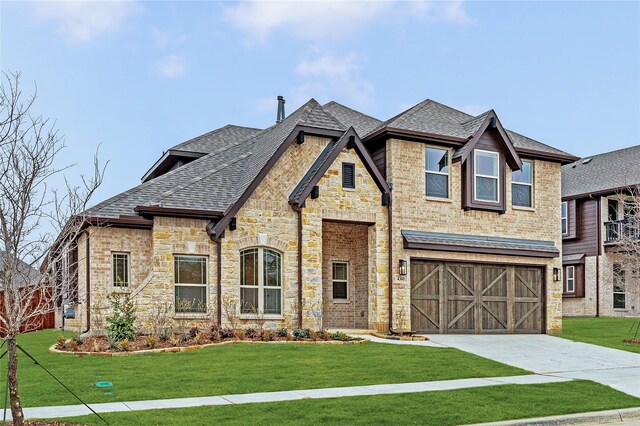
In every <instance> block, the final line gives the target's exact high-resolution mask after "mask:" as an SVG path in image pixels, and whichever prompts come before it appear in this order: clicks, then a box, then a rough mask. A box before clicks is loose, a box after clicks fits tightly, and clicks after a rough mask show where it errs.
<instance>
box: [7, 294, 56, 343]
mask: <svg viewBox="0 0 640 426" xmlns="http://www.w3.org/2000/svg"><path fill="white" fill-rule="evenodd" d="M46 297H47V295H46V294H44V295H43V291H42V290H39V291H38V292H36V293H35V294H34V296H33V298H32V299H31V303H30V306H29V308H28V310H27V312H34V311H35V310H37V309H38V308H39V307H40V306H42V305H49V304H50V303H51V301H49V300H47V299H44V298H46ZM4 315H5V308H4V291H0V316H2V317H4ZM55 322H56V321H55V312H54V311H53V310H51V311H50V312H48V313H46V314H41V315H36V316H34V317H32V318H30V319H29V320H28V321H26V322H25V323H24V324H23V325H22V326H21V327H20V332H21V333H28V332H30V331H36V330H44V329H47V328H54V327H55ZM5 335H6V329H5V327H4V326H3V324H1V323H0V337H4V336H5Z"/></svg>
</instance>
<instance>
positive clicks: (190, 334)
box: [189, 327, 200, 339]
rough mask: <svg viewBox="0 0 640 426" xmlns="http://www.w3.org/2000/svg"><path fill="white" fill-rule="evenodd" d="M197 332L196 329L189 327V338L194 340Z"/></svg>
mask: <svg viewBox="0 0 640 426" xmlns="http://www.w3.org/2000/svg"><path fill="white" fill-rule="evenodd" d="M199 332H200V331H199V330H198V327H191V328H190V329H189V338H190V339H194V338H195V337H196V335H197V334H198V333H199Z"/></svg>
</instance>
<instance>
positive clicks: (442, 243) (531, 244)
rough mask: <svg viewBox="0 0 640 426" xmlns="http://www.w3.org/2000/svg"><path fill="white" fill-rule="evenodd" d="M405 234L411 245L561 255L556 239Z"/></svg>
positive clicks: (422, 248) (508, 253) (419, 247)
mask: <svg viewBox="0 0 640 426" xmlns="http://www.w3.org/2000/svg"><path fill="white" fill-rule="evenodd" d="M402 237H403V239H404V247H405V248H407V249H418V250H438V251H453V252H465V253H483V254H500V255H507V256H526V257H545V258H552V257H559V256H560V251H559V250H558V249H557V248H556V246H555V243H554V242H553V241H542V240H525V239H519V238H504V237H486V236H482V235H462V234H445V233H441V232H422V231H410V230H402Z"/></svg>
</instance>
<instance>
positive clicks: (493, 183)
mask: <svg viewBox="0 0 640 426" xmlns="http://www.w3.org/2000/svg"><path fill="white" fill-rule="evenodd" d="M474 165H475V167H474V175H473V182H474V184H473V188H474V191H473V194H474V199H475V200H476V201H482V202H491V203H498V202H500V154H498V153H497V152H494V151H483V150H480V149H476V150H475V151H474Z"/></svg>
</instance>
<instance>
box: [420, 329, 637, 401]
mask: <svg viewBox="0 0 640 426" xmlns="http://www.w3.org/2000/svg"><path fill="white" fill-rule="evenodd" d="M429 339H430V340H431V342H432V343H436V344H440V345H442V346H448V347H453V348H457V349H460V350H463V351H465V352H470V353H472V354H475V355H479V356H481V357H484V358H489V359H492V360H495V361H498V362H501V363H503V364H508V365H512V366H514V367H519V368H523V369H525V370H529V371H533V372H534V373H538V374H544V375H548V376H556V377H568V378H572V379H585V380H592V381H594V382H598V383H602V384H603V385H607V386H611V387H612V388H614V389H617V390H619V391H621V392H625V393H627V394H629V395H633V396H635V397H638V398H640V354H634V353H631V352H626V351H621V350H617V349H611V348H605V347H603V346H597V345H590V344H588V343H579V342H573V341H571V340H566V339H561V338H559V337H553V336H547V335H506V336H505V335H498V336H494V335H481V336H477V335H455V334H447V335H429Z"/></svg>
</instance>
